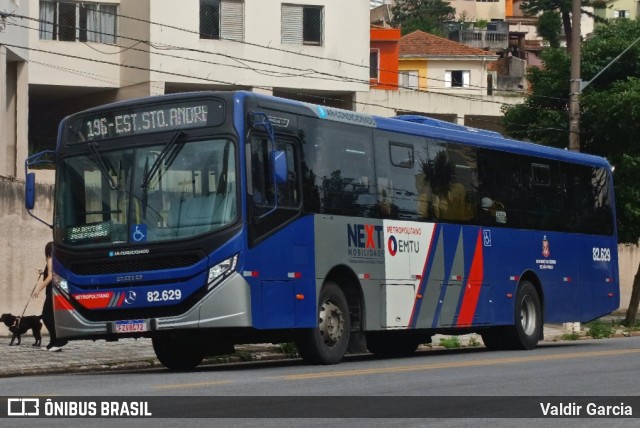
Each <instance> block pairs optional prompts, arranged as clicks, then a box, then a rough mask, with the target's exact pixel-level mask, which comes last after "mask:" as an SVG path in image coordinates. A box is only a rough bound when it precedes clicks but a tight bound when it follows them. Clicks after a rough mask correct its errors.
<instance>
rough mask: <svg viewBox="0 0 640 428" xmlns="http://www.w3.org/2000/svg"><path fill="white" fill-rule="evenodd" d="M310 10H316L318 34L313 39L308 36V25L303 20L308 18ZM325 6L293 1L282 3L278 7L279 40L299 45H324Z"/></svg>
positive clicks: (283, 42)
mask: <svg viewBox="0 0 640 428" xmlns="http://www.w3.org/2000/svg"><path fill="white" fill-rule="evenodd" d="M312 10H317V11H318V20H319V23H318V28H317V31H318V34H317V38H314V39H313V40H312V39H311V38H310V37H308V32H309V31H310V28H309V25H310V24H307V25H305V21H307V20H308V19H309V18H308V17H307V15H308V13H309V12H310V11H312ZM324 10H325V7H324V6H322V5H302V4H293V3H282V4H281V7H280V29H281V34H280V41H281V43H282V44H294V45H301V46H324V36H325V31H324V27H325V14H324Z"/></svg>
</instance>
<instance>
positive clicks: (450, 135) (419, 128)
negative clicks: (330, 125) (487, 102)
mask: <svg viewBox="0 0 640 428" xmlns="http://www.w3.org/2000/svg"><path fill="white" fill-rule="evenodd" d="M207 96H216V97H220V96H222V97H223V98H227V99H229V97H230V96H231V97H233V98H234V99H236V100H238V101H239V100H242V99H245V98H254V99H256V100H258V101H268V102H269V104H270V107H275V106H274V103H275V104H277V105H279V106H282V107H284V108H287V107H288V108H289V109H294V110H295V111H297V112H298V113H304V114H306V115H311V116H316V117H319V118H321V119H325V120H332V119H333V120H336V121H339V122H343V123H344V122H347V123H353V124H357V125H360V126H368V127H375V128H377V129H381V130H385V131H392V132H400V133H405V134H411V135H418V136H424V137H430V138H437V139H442V140H447V141H452V142H461V143H464V144H468V145H471V146H476V147H483V148H488V149H493V150H501V151H507V152H512V153H516V154H520V155H530V156H541V157H546V158H550V159H555V160H562V161H566V162H573V163H580V164H587V165H594V166H599V167H606V168H610V165H609V163H608V161H607V160H606V159H604V158H602V157H599V156H594V155H589V154H585V153H577V152H572V151H568V150H562V149H557V148H554V147H548V146H543V145H539V144H534V143H529V142H525V141H518V140H513V139H509V138H506V137H504V136H502V135H501V134H499V133H498V132H494V131H488V130H483V129H478V128H471V127H468V126H464V125H458V124H455V123H451V122H446V121H443V120H438V119H434V118H430V117H426V116H418V115H403V116H396V117H391V118H388V117H382V116H376V115H370V114H365V113H358V112H354V111H351V110H344V109H339V108H334V107H324V106H319V105H313V104H309V103H305V102H302V101H297V100H291V99H287V98H280V97H274V96H269V95H264V94H257V93H254V92H249V91H236V92H234V93H230V92H224V91H219V92H218V91H216V92H213V91H202V92H185V93H176V94H170V95H155V96H151V97H145V98H141V99H136V100H124V101H118V102H115V103H111V104H107V105H104V106H98V107H93V108H90V109H88V110H85V111H83V112H79V113H77V114H74V115H71V116H70V117H69V118H66V119H65V121H67V120H69V119H70V118H72V117H75V116H76V115H82V114H86V113H89V112H95V111H101V110H107V109H118V108H123V107H128V106H132V105H136V104H140V103H153V102H161V101H166V100H171V99H174V100H179V99H189V98H193V97H207ZM327 110H328V111H331V112H338V114H337V115H336V114H334V115H323V114H319V111H320V112H324V111H327ZM345 118H346V119H345Z"/></svg>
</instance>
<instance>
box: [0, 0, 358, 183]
mask: <svg viewBox="0 0 640 428" xmlns="http://www.w3.org/2000/svg"><path fill="white" fill-rule="evenodd" d="M0 11H5V12H7V13H12V14H13V18H11V20H12V23H8V24H7V25H6V29H5V30H4V31H3V32H1V33H0V49H4V50H10V51H11V52H12V56H11V57H9V56H7V57H6V58H7V60H6V61H5V65H4V67H5V68H7V69H8V70H11V72H10V73H7V78H10V79H12V82H13V83H11V84H9V83H4V84H3V85H1V86H2V87H3V88H5V89H4V91H5V92H7V91H12V93H15V94H18V95H20V97H19V98H20V99H22V100H23V103H22V104H20V105H19V106H16V107H14V108H13V113H12V115H11V117H5V116H7V114H6V113H3V115H4V116H0V119H1V120H2V122H1V123H2V124H9V120H13V123H12V124H11V126H10V127H11V128H12V129H20V131H19V132H18V133H16V135H9V136H7V138H3V139H2V140H1V141H0V152H1V153H4V152H5V151H13V152H15V153H16V154H15V155H14V156H13V159H6V160H3V161H2V162H3V164H0V165H4V163H6V164H9V166H2V168H3V169H2V170H0V175H6V176H17V177H21V175H22V168H21V166H20V165H22V164H23V162H24V159H25V158H26V156H27V150H29V151H30V152H36V151H39V150H42V149H47V148H54V147H55V138H56V134H57V126H58V123H59V122H60V120H61V119H62V118H63V117H64V116H66V115H68V114H71V113H73V112H76V111H78V110H81V109H84V108H88V107H92V106H95V105H99V104H102V103H105V102H111V101H116V100H121V99H129V98H136V97H142V96H149V95H157V94H165V93H174V92H184V91H198V90H233V89H245V90H252V91H260V92H264V93H269V94H274V95H280V96H285V97H287V98H294V99H300V100H303V101H309V102H321V103H326V104H331V105H333V106H337V107H343V108H353V102H354V98H355V93H356V92H358V91H368V89H369V79H368V78H367V74H368V71H369V57H368V52H369V21H368V11H369V4H368V3H367V2H366V0H352V1H349V2H344V1H341V0H284V1H268V2H266V1H264V0H184V1H181V2H175V1H172V0H98V1H95V0H90V1H86V0H85V1H70V0H64V1H60V0H0ZM346 28H348V29H349V32H348V36H347V35H346V33H345V32H344V31H343V29H346ZM16 39H19V41H16ZM9 45H11V46H14V45H19V46H23V45H24V46H27V49H25V50H22V51H18V54H15V55H14V54H13V51H14V48H12V47H11V46H9ZM9 58H11V59H9ZM16 58H20V59H21V61H22V65H21V66H20V67H18V66H17V65H9V66H7V64H9V61H12V62H14V60H15V59H16ZM22 68H24V69H25V70H28V72H26V73H25V74H24V76H22V74H21V76H22V77H20V78H19V77H17V74H18V71H17V70H18V69H20V70H22ZM3 75H4V73H2V74H0V76H3ZM26 76H28V78H26ZM0 79H2V77H0ZM18 80H20V81H21V82H22V83H21V85H22V86H20V87H19V88H17V86H16V85H17V83H16V82H17V81H18ZM1 94H2V93H0V96H1ZM4 97H5V98H7V95H4ZM0 105H2V104H0ZM27 112H28V125H27V124H26V123H17V121H19V120H23V121H25V122H26V117H27ZM2 128H3V129H6V127H5V126H2ZM27 128H28V132H27V131H26V129H27ZM5 132H9V131H6V130H5ZM2 159H5V157H4V156H2ZM16 165H18V167H16Z"/></svg>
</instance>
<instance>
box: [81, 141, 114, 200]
mask: <svg viewBox="0 0 640 428" xmlns="http://www.w3.org/2000/svg"><path fill="white" fill-rule="evenodd" d="M88 145H89V150H90V151H91V155H90V156H89V158H91V160H93V162H94V163H95V164H96V165H97V166H98V169H99V170H100V173H101V174H102V176H103V177H104V178H106V179H107V181H109V187H111V190H116V189H118V182H117V180H116V179H115V178H114V177H113V176H112V175H111V173H110V172H109V171H110V168H109V167H107V164H106V163H105V162H104V158H103V157H102V155H101V154H100V151H99V150H98V143H96V142H95V141H94V142H92V143H89V144H88Z"/></svg>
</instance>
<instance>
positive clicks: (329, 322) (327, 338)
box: [319, 300, 344, 346]
mask: <svg viewBox="0 0 640 428" xmlns="http://www.w3.org/2000/svg"><path fill="white" fill-rule="evenodd" d="M319 328H320V334H321V335H322V338H323V340H324V343H325V344H327V345H329V346H333V345H334V344H336V343H337V342H338V341H339V340H340V338H341V337H342V334H343V332H344V314H343V313H342V311H341V310H340V308H339V307H338V306H337V305H336V304H334V303H333V302H332V301H330V300H328V301H326V302H324V303H323V304H322V307H321V309H320V323H319Z"/></svg>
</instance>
